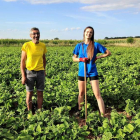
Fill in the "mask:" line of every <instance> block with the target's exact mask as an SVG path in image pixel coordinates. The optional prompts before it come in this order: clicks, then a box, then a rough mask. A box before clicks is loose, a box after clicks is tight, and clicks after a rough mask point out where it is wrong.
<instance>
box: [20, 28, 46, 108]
mask: <svg viewBox="0 0 140 140" xmlns="http://www.w3.org/2000/svg"><path fill="white" fill-rule="evenodd" d="M30 37H31V38H32V41H29V42H26V43H24V44H23V46H22V54H21V74H22V84H23V85H24V84H25V85H26V92H27V94H26V104H27V108H28V110H32V95H33V90H34V86H35V85H36V89H37V105H38V109H41V108H42V104H43V90H44V81H45V75H46V74H45V66H46V58H45V53H46V52H47V50H46V46H45V44H44V43H41V42H40V41H39V38H40V31H39V29H38V28H35V27H34V28H32V29H31V30H30Z"/></svg>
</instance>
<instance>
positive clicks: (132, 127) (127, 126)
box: [123, 124, 134, 133]
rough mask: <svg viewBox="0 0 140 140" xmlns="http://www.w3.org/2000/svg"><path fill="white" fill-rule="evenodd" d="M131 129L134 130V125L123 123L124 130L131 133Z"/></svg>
mask: <svg viewBox="0 0 140 140" xmlns="http://www.w3.org/2000/svg"><path fill="white" fill-rule="evenodd" d="M133 130H134V126H133V125H132V124H128V125H125V126H124V128H123V131H124V132H129V133H131V132H133Z"/></svg>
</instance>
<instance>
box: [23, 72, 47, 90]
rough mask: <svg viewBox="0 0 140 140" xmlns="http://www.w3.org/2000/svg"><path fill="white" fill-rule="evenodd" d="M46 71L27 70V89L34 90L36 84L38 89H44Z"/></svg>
mask: <svg viewBox="0 0 140 140" xmlns="http://www.w3.org/2000/svg"><path fill="white" fill-rule="evenodd" d="M44 82H45V73H44V70H40V71H34V70H31V71H30V70H26V84H25V85H26V91H33V90H34V86H35V87H36V89H37V90H38V91H43V90H44Z"/></svg>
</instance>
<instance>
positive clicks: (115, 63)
mask: <svg viewBox="0 0 140 140" xmlns="http://www.w3.org/2000/svg"><path fill="white" fill-rule="evenodd" d="M73 49H74V46H72V47H47V50H48V52H47V54H46V60H47V65H46V74H47V76H46V78H45V90H44V101H43V109H42V112H39V111H37V110H36V92H34V95H33V104H34V110H35V111H36V113H35V114H34V115H32V114H31V112H28V111H27V108H26V90H25V86H23V85H22V84H21V74H20V57H21V47H0V139H3V140H15V139H16V140H82V139H83V140H85V139H88V138H90V137H92V138H93V139H101V140H112V139H119V140H123V139H130V140H139V139H140V59H139V57H140V56H139V55H140V48H134V47H108V49H109V50H110V51H111V53H112V55H111V56H109V57H107V58H104V59H99V60H97V61H96V65H97V70H98V74H99V82H100V91H101V95H102V97H103V99H104V102H105V106H106V109H108V108H110V109H111V110H112V111H111V114H110V119H108V118H104V117H101V116H100V114H99V111H98V105H97V101H96V99H95V97H94V95H93V93H92V89H91V86H90V84H89V81H87V101H88V110H87V112H88V116H87V121H86V125H85V126H83V127H80V126H79V124H78V120H77V118H76V117H74V116H73V112H75V110H76V108H77V97H78V77H77V75H78V63H75V62H73V61H72V55H73V54H72V52H73ZM35 91H36V90H35ZM119 111H120V112H121V113H119ZM82 112H83V113H82V115H83V116H84V107H83V109H82ZM28 114H30V116H31V117H27V115H28ZM128 116H129V118H130V117H131V119H128ZM81 117H82V116H81Z"/></svg>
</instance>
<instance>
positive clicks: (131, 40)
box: [127, 37, 135, 44]
mask: <svg viewBox="0 0 140 140" xmlns="http://www.w3.org/2000/svg"><path fill="white" fill-rule="evenodd" d="M134 41H135V40H134V38H132V37H129V38H127V43H131V44H132V43H134Z"/></svg>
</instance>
